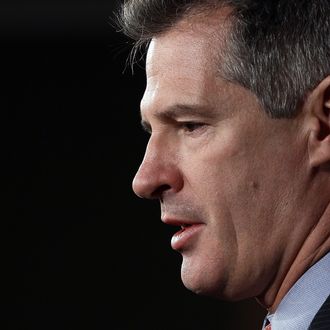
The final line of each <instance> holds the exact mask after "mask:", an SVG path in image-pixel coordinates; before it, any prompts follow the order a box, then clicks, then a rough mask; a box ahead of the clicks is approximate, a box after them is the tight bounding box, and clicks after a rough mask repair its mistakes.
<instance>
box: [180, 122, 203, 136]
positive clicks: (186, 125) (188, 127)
mask: <svg viewBox="0 0 330 330" xmlns="http://www.w3.org/2000/svg"><path fill="white" fill-rule="evenodd" d="M181 126H182V128H183V129H184V130H185V131H187V132H188V133H193V132H195V131H196V130H199V129H201V128H203V127H205V124H204V123H198V122H192V121H188V122H183V123H182V124H181Z"/></svg>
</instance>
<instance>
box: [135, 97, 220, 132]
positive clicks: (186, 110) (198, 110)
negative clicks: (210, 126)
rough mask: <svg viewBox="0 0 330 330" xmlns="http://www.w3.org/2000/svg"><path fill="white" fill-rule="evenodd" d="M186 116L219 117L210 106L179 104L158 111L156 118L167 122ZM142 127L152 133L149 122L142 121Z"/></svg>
mask: <svg viewBox="0 0 330 330" xmlns="http://www.w3.org/2000/svg"><path fill="white" fill-rule="evenodd" d="M186 115H190V116H200V117H203V118H207V119H212V118H215V117H216V116H217V112H216V111H215V109H214V108H212V107H210V106H205V105H199V104H198V105H197V104H181V103H178V104H174V105H172V106H170V107H168V108H166V109H165V110H162V111H157V112H156V113H155V115H154V116H155V117H157V118H159V119H160V120H161V121H167V120H169V119H177V118H178V117H180V116H186ZM141 126H142V128H143V129H144V130H145V131H147V132H148V133H150V132H151V125H150V124H149V122H148V121H147V120H144V119H141Z"/></svg>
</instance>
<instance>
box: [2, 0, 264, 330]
mask: <svg viewBox="0 0 330 330" xmlns="http://www.w3.org/2000/svg"><path fill="white" fill-rule="evenodd" d="M116 5H117V2H115V1H111V0H108V1H103V0H102V1H100V0H89V1H87V0H85V1H84V0H80V1H73V0H67V1H50V0H44V1H39V2H38V1H34V0H33V1H15V0H12V1H10V2H8V3H6V2H5V1H2V2H1V5H0V38H1V44H0V48H1V49H0V52H1V61H0V69H1V70H0V81H1V86H2V87H1V89H0V105H1V108H2V109H1V110H2V111H1V112H0V113H1V117H4V118H3V120H1V132H2V134H1V136H2V144H1V145H2V155H3V166H2V168H3V170H2V171H1V172H2V173H3V174H2V178H3V182H4V184H3V185H2V187H4V190H3V191H2V193H3V197H2V205H3V206H2V210H3V212H2V219H1V261H2V281H1V288H2V289H1V292H0V296H1V300H2V303H1V306H0V316H1V321H2V325H1V329H8V330H14V329H45V330H48V329H49V330H51V329H61V330H62V329H63V330H68V329H97V330H101V329H111V330H112V329H113V330H129V329H145V330H147V329H150V330H167V329H173V330H176V329H180V330H188V329H189V330H194V329H196V330H197V329H199V330H201V329H203V330H215V329H217V330H219V329H226V330H228V329H239V328H240V325H241V324H244V323H245V324H246V325H245V327H244V329H259V328H260V327H261V323H262V317H263V315H264V311H263V310H262V309H261V308H260V307H259V305H257V303H255V302H254V301H252V300H251V301H245V302H241V303H225V302H221V301H216V300H213V299H211V298H206V297H200V296H197V295H195V294H193V293H191V292H190V291H188V290H187V289H185V288H184V287H183V285H182V283H181V280H180V263H181V257H180V255H179V254H177V253H176V252H174V251H172V250H171V248H170V244H169V242H170V237H171V231H172V230H171V229H168V228H167V227H166V226H165V225H164V224H162V223H161V221H160V219H159V215H160V213H159V208H158V204H157V203H155V202H147V201H143V200H140V199H138V198H137V197H135V196H134V194H133V192H132V190H131V180H132V178H133V176H134V174H135V171H136V169H137V168H138V165H139V163H140V161H141V159H142V156H143V151H144V146H145V143H146V139H147V136H146V135H145V134H144V133H143V132H142V130H141V129H140V125H139V101H140V98H141V96H142V93H143V90H144V86H145V76H144V71H143V69H142V68H139V67H137V66H136V67H135V72H134V74H132V72H131V70H130V68H129V67H128V68H126V64H125V63H126V58H127V56H128V53H129V41H128V40H127V39H125V38H124V37H123V36H122V35H120V34H119V33H118V32H116V31H115V29H114V28H113V27H112V26H111V21H112V20H111V17H112V16H113V11H114V9H115V7H116ZM125 68H126V69H125Z"/></svg>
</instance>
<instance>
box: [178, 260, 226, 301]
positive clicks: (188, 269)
mask: <svg viewBox="0 0 330 330" xmlns="http://www.w3.org/2000/svg"><path fill="white" fill-rule="evenodd" d="M181 280H182V283H183V285H184V286H185V287H186V288H187V289H188V290H190V291H192V292H194V293H196V294H198V295H202V296H209V297H214V298H219V299H225V297H224V289H225V286H226V285H225V283H226V281H225V280H224V276H223V274H221V273H219V272H216V271H213V270H211V269H208V267H205V266H202V265H201V267H198V265H196V264H194V265H189V263H188V264H187V263H186V262H184V261H183V263H182V267H181Z"/></svg>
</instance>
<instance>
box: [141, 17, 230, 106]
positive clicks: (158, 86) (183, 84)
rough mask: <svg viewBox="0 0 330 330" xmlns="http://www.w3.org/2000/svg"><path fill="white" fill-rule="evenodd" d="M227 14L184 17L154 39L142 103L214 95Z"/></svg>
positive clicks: (196, 99) (199, 99)
mask: <svg viewBox="0 0 330 330" xmlns="http://www.w3.org/2000/svg"><path fill="white" fill-rule="evenodd" d="M227 16H228V15H225V14H224V13H222V12H219V13H213V14H212V15H208V16H207V19H206V17H205V16H204V17H203V18H202V17H200V16H194V17H191V18H187V19H184V20H181V21H180V22H179V23H178V24H177V25H175V26H174V27H173V28H171V29H170V30H169V31H167V32H166V33H164V34H161V35H160V36H157V37H155V38H153V39H152V41H151V43H150V46H149V49H148V54H147V62H146V73H147V88H146V91H145V95H144V97H143V100H142V104H141V107H142V109H143V108H146V107H147V108H149V105H150V103H152V104H153V103H158V104H159V103H160V104H161V105H164V104H165V103H166V102H169V101H170V100H171V99H173V98H177V102H179V103H180V102H182V103H186V102H189V103H201V102H204V101H206V99H209V98H210V95H214V93H215V92H216V91H215V88H216V87H218V86H216V85H217V84H216V83H215V80H219V76H220V75H219V71H220V68H219V63H220V62H221V61H220V60H219V54H220V53H221V48H223V47H224V36H225V35H226V30H227V26H228V23H227Z"/></svg>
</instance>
